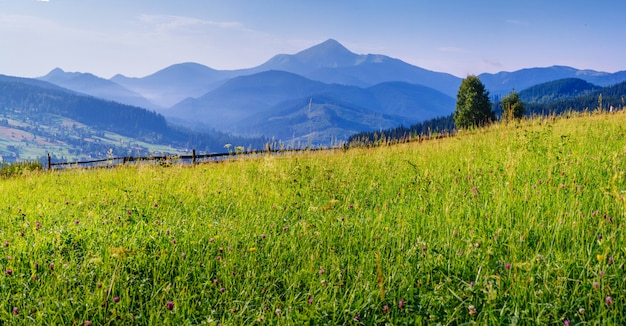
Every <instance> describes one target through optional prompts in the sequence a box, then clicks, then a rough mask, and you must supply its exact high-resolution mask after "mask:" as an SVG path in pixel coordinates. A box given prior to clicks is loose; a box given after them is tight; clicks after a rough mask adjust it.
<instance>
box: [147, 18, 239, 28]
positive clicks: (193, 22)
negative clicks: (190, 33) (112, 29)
mask: <svg viewBox="0 0 626 326" xmlns="http://www.w3.org/2000/svg"><path fill="white" fill-rule="evenodd" d="M139 21H140V22H142V23H145V24H150V25H154V27H155V28H157V29H159V30H162V31H166V30H171V31H173V30H179V29H187V28H201V27H213V28H221V29H243V28H244V26H243V24H242V23H240V22H228V21H226V22H219V21H211V20H203V19H198V18H193V17H184V16H170V15H141V16H139Z"/></svg>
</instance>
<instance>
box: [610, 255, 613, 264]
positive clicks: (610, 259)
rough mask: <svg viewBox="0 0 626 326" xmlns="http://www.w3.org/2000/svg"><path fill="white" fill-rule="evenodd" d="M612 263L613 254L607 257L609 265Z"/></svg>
mask: <svg viewBox="0 0 626 326" xmlns="http://www.w3.org/2000/svg"><path fill="white" fill-rule="evenodd" d="M611 264H613V256H611V257H609V265H611Z"/></svg>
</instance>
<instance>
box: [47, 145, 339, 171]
mask: <svg viewBox="0 0 626 326" xmlns="http://www.w3.org/2000/svg"><path fill="white" fill-rule="evenodd" d="M339 148H343V149H345V148H346V147H345V146H343V147H338V148H336V147H327V148H306V149H271V148H270V147H268V148H267V149H266V150H264V151H260V150H254V151H239V152H238V151H236V152H228V153H210V154H199V155H198V154H196V150H195V149H194V150H192V151H191V155H163V156H145V157H133V156H123V157H109V158H105V159H99V160H91V161H75V162H54V163H53V162H52V158H51V156H50V154H48V162H47V163H48V164H47V169H48V170H52V169H63V168H69V167H82V168H96V167H113V166H118V165H125V164H130V163H138V162H150V161H152V162H154V163H163V164H173V163H181V164H185V163H187V164H196V163H199V162H207V161H220V160H225V159H228V158H237V157H244V156H253V155H260V154H267V155H277V154H285V153H295V152H304V151H320V150H333V149H339Z"/></svg>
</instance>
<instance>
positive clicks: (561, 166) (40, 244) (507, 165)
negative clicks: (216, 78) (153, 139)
mask: <svg viewBox="0 0 626 326" xmlns="http://www.w3.org/2000/svg"><path fill="white" fill-rule="evenodd" d="M625 155H626V113H621V112H620V113H612V114H608V113H606V114H582V115H570V116H564V117H560V118H554V117H550V118H537V119H532V120H527V121H522V122H518V123H511V124H495V125H492V126H490V127H487V128H484V129H478V130H475V131H468V132H462V133H460V134H458V135H456V136H454V137H451V138H446V139H436V140H430V141H423V142H412V143H405V144H398V145H393V146H379V147H369V148H365V147H364V148H351V149H348V150H346V151H341V150H337V151H326V152H308V153H296V154H291V155H282V156H266V155H260V156H257V157H251V158H250V157H242V158H236V157H235V158H234V159H232V160H228V161H225V162H220V163H204V164H197V165H195V166H177V165H174V166H169V167H164V166H152V165H142V166H124V167H119V168H111V169H91V170H87V169H69V170H64V171H53V172H24V173H22V174H20V175H18V176H14V177H8V178H3V179H1V180H0V192H1V194H2V195H1V196H0V216H1V219H0V268H1V270H2V275H1V276H0V278H2V280H1V282H0V296H1V301H0V320H2V321H3V323H4V324H7V325H33V324H35V325H217V324H220V325H253V324H268V325H303V324H309V325H338V324H345V325H361V324H362V325H384V324H389V325H416V324H418V325H419V324H442V325H448V324H450V325H458V324H474V323H476V324H481V325H482V324H489V325H497V324H522V325H523V324H547V325H550V324H553V325H563V324H568V323H569V324H571V325H574V324H587V323H588V324H626V310H625V307H626V291H625V290H626V272H625V271H624V262H625V259H626V244H625V239H624V232H623V230H624V221H625V215H624V212H625V205H626V201H625V199H624V196H625V195H626V178H625V175H624V171H626V161H625Z"/></svg>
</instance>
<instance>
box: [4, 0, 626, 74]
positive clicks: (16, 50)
mask: <svg viewBox="0 0 626 326" xmlns="http://www.w3.org/2000/svg"><path fill="white" fill-rule="evenodd" d="M0 6H1V7H2V12H1V13H0V47H1V48H2V49H3V50H2V51H1V52H0V74H5V75H13V76H21V77H39V76H43V75H45V74H47V73H48V72H50V71H51V70H52V69H54V68H57V67H58V68H61V69H63V70H65V71H70V72H89V73H93V74H96V75H98V76H100V77H104V78H110V77H112V76H113V75H115V74H123V75H126V76H129V77H143V76H146V75H149V74H152V73H154V72H156V71H158V70H160V69H163V68H165V67H167V66H170V65H172V64H177V63H183V62H196V63H199V64H203V65H205V66H208V67H211V68H213V69H219V70H230V69H242V68H250V67H254V66H257V65H259V64H262V63H264V62H265V61H267V60H269V59H270V58H271V57H272V56H274V55H276V54H282V53H285V54H293V53H296V52H299V51H301V50H304V49H306V48H308V47H311V46H313V45H316V44H318V43H321V42H323V41H325V40H327V39H331V38H332V39H335V40H337V41H338V42H340V43H341V44H343V45H344V46H346V47H347V48H348V49H349V50H351V51H352V52H354V53H357V54H368V53H373V54H384V55H388V56H391V57H394V58H398V59H400V60H403V61H405V62H407V63H410V64H413V65H416V66H419V67H422V68H425V69H429V70H433V71H438V72H446V73H451V74H453V75H456V76H458V77H465V76H466V75H468V74H480V73H484V72H488V73H496V72H500V71H515V70H519V69H523V68H531V67H548V66H553V65H560V66H571V67H574V68H577V69H592V70H598V71H605V72H616V71H621V70H626V65H625V64H624V63H623V59H622V57H623V53H626V44H624V43H623V42H621V38H622V35H621V31H622V30H623V26H622V25H623V22H622V21H623V18H622V17H621V14H622V13H623V12H626V2H617V3H616V2H610V1H597V2H593V3H590V2H587V1H582V0H575V1H568V2H567V3H563V4H561V3H555V2H545V1H539V0H532V1H527V2H525V3H524V4H523V5H522V4H514V3H500V2H497V1H487V0H483V1H472V2H470V1H461V0H454V1H446V2H427V1H408V0H396V1H388V2H379V1H354V0H348V1H341V2H339V1H330V0H322V1H316V2H295V1H286V0H275V1H267V2H262V3H261V2H252V1H244V0H233V1H229V2H220V1H217V0H207V1H191V0H184V1H178V2H169V1H166V0H156V1H147V0H137V1H132V2H126V1H120V0H111V1H107V2H98V1H81V2H73V1H70V0H47V1H43V0H23V1H15V0H0Z"/></svg>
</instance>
